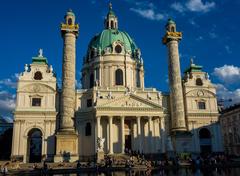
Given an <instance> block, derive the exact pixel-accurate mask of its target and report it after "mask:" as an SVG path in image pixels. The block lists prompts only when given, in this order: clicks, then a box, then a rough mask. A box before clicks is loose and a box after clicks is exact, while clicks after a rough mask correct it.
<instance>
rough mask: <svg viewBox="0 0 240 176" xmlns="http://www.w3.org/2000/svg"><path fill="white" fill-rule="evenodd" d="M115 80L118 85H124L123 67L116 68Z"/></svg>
mask: <svg viewBox="0 0 240 176" xmlns="http://www.w3.org/2000/svg"><path fill="white" fill-rule="evenodd" d="M115 81H116V85H117V86H120V85H123V71H122V70H121V69H117V70H116V72H115Z"/></svg>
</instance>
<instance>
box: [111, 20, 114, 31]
mask: <svg viewBox="0 0 240 176" xmlns="http://www.w3.org/2000/svg"><path fill="white" fill-rule="evenodd" d="M111 29H114V22H113V21H111Z"/></svg>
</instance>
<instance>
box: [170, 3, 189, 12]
mask: <svg viewBox="0 0 240 176" xmlns="http://www.w3.org/2000/svg"><path fill="white" fill-rule="evenodd" d="M171 8H172V9H174V10H176V11H178V12H180V13H182V12H184V11H185V10H186V9H185V7H184V6H183V5H182V4H181V3H180V2H174V3H173V4H171Z"/></svg>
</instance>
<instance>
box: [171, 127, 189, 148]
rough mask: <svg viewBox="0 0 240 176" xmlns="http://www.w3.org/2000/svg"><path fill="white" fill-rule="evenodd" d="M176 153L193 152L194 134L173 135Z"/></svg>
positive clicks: (176, 133)
mask: <svg viewBox="0 0 240 176" xmlns="http://www.w3.org/2000/svg"><path fill="white" fill-rule="evenodd" d="M171 138H172V141H173V148H174V151H175V152H177V153H182V152H192V133H191V132H188V131H175V132H174V133H172V135H171Z"/></svg>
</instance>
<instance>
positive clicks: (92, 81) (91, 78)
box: [89, 74, 94, 88]
mask: <svg viewBox="0 0 240 176" xmlns="http://www.w3.org/2000/svg"><path fill="white" fill-rule="evenodd" d="M93 86H94V75H93V74H91V75H90V84H89V88H93Z"/></svg>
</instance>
